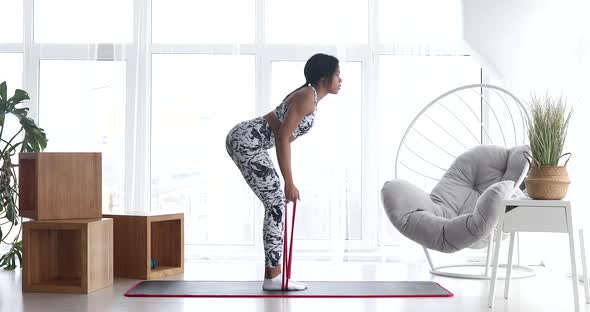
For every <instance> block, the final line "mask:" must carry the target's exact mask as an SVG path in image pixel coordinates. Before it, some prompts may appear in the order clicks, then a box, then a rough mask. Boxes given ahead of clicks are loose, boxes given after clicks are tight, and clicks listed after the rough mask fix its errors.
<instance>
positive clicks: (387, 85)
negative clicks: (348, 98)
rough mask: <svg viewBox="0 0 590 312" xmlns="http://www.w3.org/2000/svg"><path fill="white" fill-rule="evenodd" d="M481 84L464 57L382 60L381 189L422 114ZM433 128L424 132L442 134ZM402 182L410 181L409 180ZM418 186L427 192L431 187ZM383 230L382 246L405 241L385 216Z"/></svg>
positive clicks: (392, 174) (477, 72) (476, 68)
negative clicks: (443, 98)
mask: <svg viewBox="0 0 590 312" xmlns="http://www.w3.org/2000/svg"><path fill="white" fill-rule="evenodd" d="M480 81H481V73H480V67H479V66H477V64H475V63H473V61H472V60H471V59H470V58H468V57H464V56H429V57H424V56H394V55H385V56H381V57H380V58H379V114H378V116H379V117H378V118H379V120H378V122H377V123H376V124H377V125H378V127H379V130H378V131H377V132H378V133H379V135H378V137H379V140H378V142H379V143H378V144H377V150H378V152H377V154H378V155H379V161H378V163H379V168H378V173H377V174H378V180H379V185H383V183H385V182H386V181H388V180H391V179H393V177H395V159H396V153H397V149H398V148H399V144H400V142H401V139H402V137H403V135H404V132H405V131H406V129H407V127H408V126H409V125H410V123H411V122H412V119H413V118H414V117H415V116H416V115H417V114H418V113H419V112H420V110H422V108H424V106H426V105H427V104H428V103H430V101H432V100H434V99H435V98H436V97H437V96H439V95H441V94H443V93H444V92H446V91H449V90H451V89H453V88H455V87H458V86H463V85H467V84H474V83H479V82H480ZM477 113H478V114H479V113H480V112H479V111H477ZM477 126H479V124H478V125H477ZM430 127H431V128H432V129H425V130H422V131H429V130H432V131H429V132H430V133H435V132H437V131H438V132H440V130H439V129H438V128H436V125H435V124H434V123H432V124H431V125H430ZM474 132H475V133H479V129H478V128H475V130H474ZM401 169H404V168H401ZM403 173H404V174H410V173H411V172H403ZM400 178H406V180H411V179H408V176H400ZM412 182H415V181H412ZM419 186H420V187H422V188H423V189H425V190H426V189H429V186H430V185H419ZM381 211H382V209H380V210H379V212H381ZM380 228H381V230H380V235H379V243H380V244H384V245H389V244H399V241H400V240H401V239H403V238H402V235H401V234H400V233H399V232H398V231H397V230H396V229H395V228H394V227H392V226H391V222H390V221H389V220H388V219H387V216H385V214H383V216H382V217H381V227H380Z"/></svg>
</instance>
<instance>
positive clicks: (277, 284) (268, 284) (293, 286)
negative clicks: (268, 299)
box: [262, 274, 307, 290]
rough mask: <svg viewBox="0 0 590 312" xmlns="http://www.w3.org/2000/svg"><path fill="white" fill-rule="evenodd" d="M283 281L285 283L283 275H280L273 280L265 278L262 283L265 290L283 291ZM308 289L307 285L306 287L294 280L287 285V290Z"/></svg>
mask: <svg viewBox="0 0 590 312" xmlns="http://www.w3.org/2000/svg"><path fill="white" fill-rule="evenodd" d="M285 278H286V277H285ZM282 281H283V279H282V274H279V275H277V276H275V277H274V278H272V279H267V278H265V279H264V282H263V283H262V289H263V290H282V289H281V283H282ZM306 288H307V285H305V284H304V283H301V282H296V281H294V280H289V283H288V285H287V290H304V289H306Z"/></svg>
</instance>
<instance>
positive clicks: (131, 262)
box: [104, 213, 184, 279]
mask: <svg viewBox="0 0 590 312" xmlns="http://www.w3.org/2000/svg"><path fill="white" fill-rule="evenodd" d="M104 216H105V218H112V219H113V220H114V237H115V245H114V250H115V251H114V252H115V253H114V256H115V276H118V277H130V278H137V279H157V278H161V277H164V276H168V275H175V274H179V273H182V272H184V214H182V213H177V214H160V215H157V214H150V213H128V214H125V215H123V214H107V215H104ZM152 258H153V259H154V260H155V262H156V267H155V268H154V269H152V267H151V266H152Z"/></svg>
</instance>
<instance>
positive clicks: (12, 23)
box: [0, 0, 23, 44]
mask: <svg viewBox="0 0 590 312" xmlns="http://www.w3.org/2000/svg"><path fill="white" fill-rule="evenodd" d="M0 12H2V18H0V29H2V31H0V44H1V43H22V42H23V1H22V0H0Z"/></svg>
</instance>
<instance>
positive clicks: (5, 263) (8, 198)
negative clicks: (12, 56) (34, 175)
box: [0, 81, 47, 270]
mask: <svg viewBox="0 0 590 312" xmlns="http://www.w3.org/2000/svg"><path fill="white" fill-rule="evenodd" d="M29 99H30V98H29V95H28V94H27V92H25V91H23V90H20V89H16V90H15V91H14V95H13V96H12V97H10V98H8V96H7V88H6V81H4V82H2V83H1V84H0V247H1V246H2V245H3V244H5V245H9V250H8V252H7V253H5V254H4V255H2V256H1V257H0V268H4V269H7V270H14V269H15V268H16V267H17V259H18V260H19V264H20V263H22V261H21V260H22V241H21V240H20V229H21V226H20V224H19V218H18V215H19V213H18V206H17V203H18V181H17V176H16V171H15V168H16V167H18V164H14V163H13V157H14V156H15V155H16V154H17V153H18V152H40V151H42V150H43V149H45V147H46V146H47V138H46V136H45V132H44V131H43V129H41V128H39V127H37V125H35V121H34V120H33V119H31V118H30V117H27V114H28V111H29V108H28V107H21V105H19V104H22V102H23V101H26V100H29ZM9 118H16V120H18V122H19V123H20V129H19V130H18V131H12V132H14V133H9V132H10V129H8V127H6V125H7V123H6V122H7V121H8V120H9ZM15 130H16V129H15ZM6 228H8V230H6ZM13 231H18V232H13ZM11 232H12V235H10V234H11Z"/></svg>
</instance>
